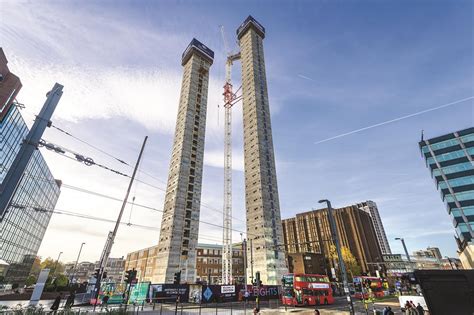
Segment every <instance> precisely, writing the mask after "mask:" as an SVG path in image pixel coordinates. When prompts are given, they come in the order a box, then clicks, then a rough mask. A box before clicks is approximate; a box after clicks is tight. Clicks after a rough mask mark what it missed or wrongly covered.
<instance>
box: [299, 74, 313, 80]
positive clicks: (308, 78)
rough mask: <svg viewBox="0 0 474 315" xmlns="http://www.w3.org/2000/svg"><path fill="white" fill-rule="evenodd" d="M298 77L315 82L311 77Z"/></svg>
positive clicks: (300, 75)
mask: <svg viewBox="0 0 474 315" xmlns="http://www.w3.org/2000/svg"><path fill="white" fill-rule="evenodd" d="M298 76H299V77H300V78H303V79H306V80H309V81H314V80H313V79H311V78H310V77H307V76H305V75H302V74H298Z"/></svg>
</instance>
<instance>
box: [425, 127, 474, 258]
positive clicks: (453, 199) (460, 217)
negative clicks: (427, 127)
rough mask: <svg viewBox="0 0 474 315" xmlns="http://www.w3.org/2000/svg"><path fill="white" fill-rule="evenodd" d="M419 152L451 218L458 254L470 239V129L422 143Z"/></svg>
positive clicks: (473, 189) (473, 219) (473, 202)
mask: <svg viewBox="0 0 474 315" xmlns="http://www.w3.org/2000/svg"><path fill="white" fill-rule="evenodd" d="M419 145H420V149H421V152H422V154H423V157H424V158H425V160H426V165H427V167H428V168H429V169H430V171H431V175H432V177H433V178H434V179H435V183H436V185H437V188H438V190H439V191H440V193H441V198H442V200H443V201H444V202H445V204H446V210H447V211H448V213H449V214H450V215H451V217H452V219H453V224H454V227H455V229H456V234H457V240H458V245H459V249H460V252H462V251H463V250H464V249H465V248H466V247H467V246H468V245H470V244H471V246H472V242H473V237H474V232H473V231H474V161H473V159H474V128H468V129H465V130H460V131H457V132H453V133H450V134H447V135H444V136H440V137H436V138H433V139H429V140H422V141H421V142H420V143H419Z"/></svg>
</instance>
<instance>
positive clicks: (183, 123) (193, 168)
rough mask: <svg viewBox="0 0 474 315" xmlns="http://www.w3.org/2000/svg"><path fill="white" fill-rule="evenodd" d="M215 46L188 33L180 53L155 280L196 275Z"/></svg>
mask: <svg viewBox="0 0 474 315" xmlns="http://www.w3.org/2000/svg"><path fill="white" fill-rule="evenodd" d="M213 59H214V52H213V51H212V50H210V49H209V48H208V47H206V46H205V45H203V44H202V43H201V42H199V41H198V40H197V39H193V40H192V41H191V43H190V44H189V45H188V47H187V48H186V50H185V51H184V53H183V55H182V62H181V65H182V66H183V67H184V71H183V81H182V83H181V95H180V100H179V109H178V118H177V121H176V130H175V136H174V143H173V153H172V157H171V163H170V169H169V175H168V185H167V188H166V196H165V206H164V213H163V218H162V221H161V231H160V240H159V243H158V254H157V261H156V263H157V264H158V270H157V275H156V276H157V277H156V278H157V280H158V282H159V283H172V282H173V280H174V275H175V273H176V272H179V271H181V282H188V283H194V282H195V280H196V245H197V242H198V232H199V213H200V206H201V205H200V203H201V183H202V166H203V158H204V138H205V132H206V129H205V128H206V110H207V93H208V85H209V68H210V67H211V65H212V62H213Z"/></svg>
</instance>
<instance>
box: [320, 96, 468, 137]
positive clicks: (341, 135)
mask: <svg viewBox="0 0 474 315" xmlns="http://www.w3.org/2000/svg"><path fill="white" fill-rule="evenodd" d="M472 99H474V96H469V97H466V98H463V99H460V100H457V101H454V102H451V103H447V104H443V105H440V106H436V107H433V108H429V109H425V110H422V111H419V112H416V113H413V114H409V115H405V116H401V117H398V118H394V119H390V120H386V121H384V122H381V123H378V124H375V125H370V126H367V127H363V128H359V129H356V130H352V131H349V132H346V133H342V134H340V135H337V136H333V137H330V138H327V139H323V140H320V141H316V142H315V143H314V144H321V143H324V142H328V141H331V140H334V139H339V138H342V137H345V136H349V135H352V134H355V133H358V132H361V131H365V130H368V129H372V128H375V127H380V126H383V125H387V124H391V123H394V122H397V121H400V120H403V119H406V118H411V117H414V116H418V115H421V114H425V113H428V112H432V111H435V110H438V109H442V108H445V107H448V106H452V105H455V104H458V103H462V102H465V101H468V100H472Z"/></svg>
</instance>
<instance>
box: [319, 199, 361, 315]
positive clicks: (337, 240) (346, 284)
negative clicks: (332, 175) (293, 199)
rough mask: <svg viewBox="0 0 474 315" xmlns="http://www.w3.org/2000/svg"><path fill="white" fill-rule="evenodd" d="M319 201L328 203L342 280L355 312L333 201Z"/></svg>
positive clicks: (351, 307)
mask: <svg viewBox="0 0 474 315" xmlns="http://www.w3.org/2000/svg"><path fill="white" fill-rule="evenodd" d="M319 203H326V205H327V208H328V219H329V223H330V227H331V234H332V239H333V241H334V244H335V245H336V250H337V257H338V260H339V269H340V270H341V274H342V281H343V283H344V292H345V293H346V298H347V302H348V303H349V312H350V314H351V315H353V314H354V305H353V304H352V298H351V294H350V292H349V284H348V281H347V273H346V265H345V264H344V260H343V259H342V252H341V245H340V244H339V236H338V235H337V227H336V221H335V220H334V217H333V215H332V207H331V202H330V201H329V200H327V199H323V200H319Z"/></svg>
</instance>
